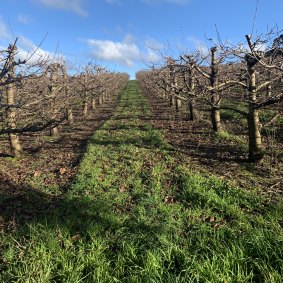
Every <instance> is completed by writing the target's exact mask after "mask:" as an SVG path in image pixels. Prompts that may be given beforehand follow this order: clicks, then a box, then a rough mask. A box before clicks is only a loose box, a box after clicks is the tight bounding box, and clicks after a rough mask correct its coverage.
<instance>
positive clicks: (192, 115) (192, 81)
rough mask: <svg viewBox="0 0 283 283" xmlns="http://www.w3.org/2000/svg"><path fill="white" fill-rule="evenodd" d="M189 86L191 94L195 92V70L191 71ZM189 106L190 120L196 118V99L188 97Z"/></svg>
mask: <svg viewBox="0 0 283 283" xmlns="http://www.w3.org/2000/svg"><path fill="white" fill-rule="evenodd" d="M189 88H190V92H191V94H190V96H192V95H193V93H194V92H195V79H194V71H193V70H191V72H190V80H189ZM188 108H189V120H190V121H194V120H195V99H194V98H193V97H189V98H188Z"/></svg>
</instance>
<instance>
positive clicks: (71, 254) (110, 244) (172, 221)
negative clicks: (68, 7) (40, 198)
mask: <svg viewBox="0 0 283 283" xmlns="http://www.w3.org/2000/svg"><path fill="white" fill-rule="evenodd" d="M148 114H149V106H148V105H147V102H146V101H145V99H144V98H143V97H142V96H141V95H140V94H139V92H138V90H137V86H136V83H135V82H132V81H131V82H129V84H128V86H127V88H126V89H125V91H124V93H123V94H122V97H121V101H120V103H119V105H118V107H117V109H116V111H115V113H114V115H113V116H112V117H111V119H109V120H108V121H107V122H106V123H105V124H104V125H103V126H102V127H101V128H100V129H99V130H98V131H96V133H95V134H94V135H93V137H92V138H91V139H90V141H89V145H88V149H87V152H86V154H85V157H84V159H83V160H82V162H81V164H80V169H79V173H78V175H77V177H76V179H75V181H74V183H73V185H72V186H71V188H70V189H69V190H68V191H67V192H66V194H65V195H64V196H63V197H61V198H60V200H59V201H58V202H57V204H56V205H55V206H54V207H53V208H52V210H50V211H49V212H48V213H47V214H46V217H45V218H44V219H40V220H37V221H34V222H33V223H31V224H30V225H28V226H26V227H23V228H21V229H20V230H19V231H18V232H17V233H16V234H13V235H9V234H3V235H0V282H36V283H40V282H68V283H72V282H74V283H75V282H89V283H94V282H129V283H132V282H145V283H148V282H282V280H283V228H282V225H283V221H282V208H283V205H282V202H281V203H277V204H275V205H267V204H265V202H264V199H262V198H261V197H259V196H257V195H256V194H255V193H251V192H249V193H248V192H244V191H243V190H240V189H237V188H231V187H229V185H228V184H226V183H225V182H224V181H222V180H219V179H217V178H213V177H211V178H205V177H203V176H201V175H199V174H196V173H193V172H191V171H190V170H189V169H188V168H187V166H186V165H185V164H184V163H182V156H181V155H180V154H179V153H177V152H176V151H174V149H173V148H171V147H170V145H169V144H168V143H167V142H166V140H165V139H164V138H163V136H162V133H161V132H159V131H157V130H155V129H154V128H152V127H151V126H149V125H148V124H147V123H146V122H145V120H143V119H142V118H143V117H146V116H147V115H148Z"/></svg>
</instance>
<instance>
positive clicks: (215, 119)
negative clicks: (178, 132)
mask: <svg viewBox="0 0 283 283" xmlns="http://www.w3.org/2000/svg"><path fill="white" fill-rule="evenodd" d="M216 50H217V49H216V47H212V48H211V74H210V86H211V88H212V90H211V104H212V105H211V122H212V128H213V130H214V131H215V132H217V133H219V132H221V131H222V125H221V117H220V110H219V106H220V96H219V93H218V91H217V89H216V88H217V83H218V66H217V60H216Z"/></svg>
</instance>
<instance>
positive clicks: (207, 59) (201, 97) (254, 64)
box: [137, 32, 283, 162]
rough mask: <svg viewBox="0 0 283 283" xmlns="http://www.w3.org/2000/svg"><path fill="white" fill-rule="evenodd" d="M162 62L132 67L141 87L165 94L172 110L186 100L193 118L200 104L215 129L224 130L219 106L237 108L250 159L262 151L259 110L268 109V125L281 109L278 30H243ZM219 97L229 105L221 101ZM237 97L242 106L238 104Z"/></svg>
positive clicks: (282, 60) (282, 45)
mask: <svg viewBox="0 0 283 283" xmlns="http://www.w3.org/2000/svg"><path fill="white" fill-rule="evenodd" d="M164 62H165V63H164V66H162V67H159V68H156V67H152V68H151V69H150V70H145V71H141V72H139V73H137V78H138V80H139V83H140V85H141V87H142V88H143V89H144V91H147V92H150V93H151V94H152V95H158V96H160V97H162V98H163V99H166V100H168V101H169V102H170V104H171V106H172V107H174V109H175V110H176V111H180V109H181V107H183V106H184V104H185V106H186V107H185V108H186V111H187V113H188V117H189V119H190V120H194V119H196V118H197V117H196V115H197V114H196V113H197V112H196V108H198V109H200V108H202V109H203V108H205V109H206V110H208V111H209V112H210V120H211V125H212V128H213V130H214V131H215V132H218V133H219V132H221V131H222V130H223V125H222V121H221V110H223V109H226V110H229V111H234V112H237V113H239V114H240V115H242V116H243V117H245V118H246V120H247V130H248V138H249V160H250V161H252V162H256V161H260V160H261V159H262V158H263V157H264V147H263V143H262V136H261V131H262V127H263V126H264V125H262V124H261V122H260V121H261V120H260V111H261V110H262V109H263V108H265V109H272V113H273V114H274V115H273V116H272V117H271V118H270V120H269V121H268V122H266V124H267V125H270V124H271V123H273V122H275V121H276V119H278V118H279V117H280V115H282V110H283V109H282V101H283V88H282V87H283V36H278V33H274V32H270V33H268V34H267V35H265V36H260V37H257V38H254V40H253V38H252V37H251V36H250V35H246V37H245V42H244V43H239V44H237V45H231V44H230V43H228V42H225V43H222V42H221V41H220V42H219V43H218V44H213V46H212V47H211V48H210V50H209V52H208V53H207V54H203V53H200V52H198V51H195V52H192V53H190V54H180V56H179V58H176V59H173V58H171V57H164ZM223 99H226V100H227V99H228V100H229V101H230V102H233V103H231V104H232V105H227V103H226V105H222V101H223ZM240 103H241V104H243V103H244V104H245V105H246V107H245V108H244V109H242V108H240V107H238V106H237V105H238V104H240ZM204 106H206V107H204Z"/></svg>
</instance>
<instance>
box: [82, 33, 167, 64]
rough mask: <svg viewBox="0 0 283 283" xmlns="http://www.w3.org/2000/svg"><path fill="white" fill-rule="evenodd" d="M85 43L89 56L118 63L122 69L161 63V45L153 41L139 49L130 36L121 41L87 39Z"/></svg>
mask: <svg viewBox="0 0 283 283" xmlns="http://www.w3.org/2000/svg"><path fill="white" fill-rule="evenodd" d="M86 43H87V44H88V46H89V47H90V48H91V55H92V56H93V57H94V58H95V59H97V60H101V61H107V62H111V63H118V64H120V65H122V66H124V67H128V68H135V67H136V64H137V63H141V62H143V63H146V64H147V63H148V62H149V63H157V62H160V61H161V58H160V52H159V51H160V50H161V49H162V48H163V45H162V44H161V43H159V42H157V41H156V40H154V39H149V40H147V41H146V42H145V44H144V47H143V48H140V47H139V46H138V45H137V44H136V43H135V41H134V37H133V36H132V35H131V34H127V35H126V36H125V37H124V39H123V41H121V42H119V41H116V42H115V41H111V40H98V39H88V40H86Z"/></svg>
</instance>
